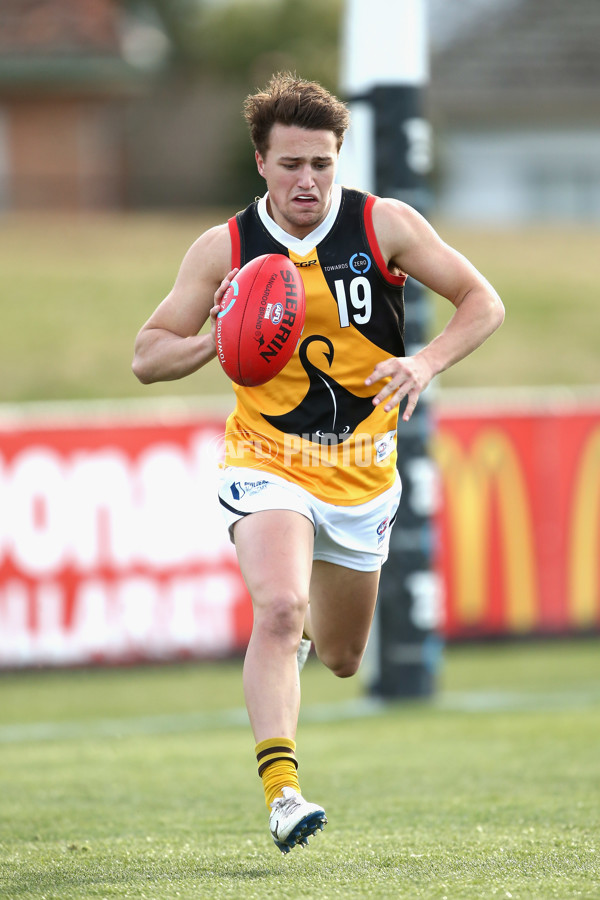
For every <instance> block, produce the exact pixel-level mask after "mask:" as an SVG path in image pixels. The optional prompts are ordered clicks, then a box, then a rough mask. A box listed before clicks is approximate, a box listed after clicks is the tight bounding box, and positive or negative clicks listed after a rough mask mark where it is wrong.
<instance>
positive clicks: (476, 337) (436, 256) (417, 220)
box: [366, 199, 504, 421]
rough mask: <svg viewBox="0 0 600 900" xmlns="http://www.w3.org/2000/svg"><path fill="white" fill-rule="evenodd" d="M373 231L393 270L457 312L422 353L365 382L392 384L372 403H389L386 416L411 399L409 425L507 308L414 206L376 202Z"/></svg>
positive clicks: (379, 369) (382, 366) (388, 364)
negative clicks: (429, 390) (433, 385)
mask: <svg viewBox="0 0 600 900" xmlns="http://www.w3.org/2000/svg"><path fill="white" fill-rule="evenodd" d="M373 225H374V228H375V233H376V235H377V240H378V243H379V246H380V248H381V251H382V253H383V256H384V258H385V259H386V261H387V262H388V266H389V267H390V269H391V270H392V271H398V270H399V271H402V272H404V273H406V274H407V275H409V276H410V277H412V278H416V280H417V281H420V282H421V284H423V285H425V287H427V288H429V289H430V290H432V291H434V292H435V293H436V294H440V295H441V296H442V297H445V298H446V299H447V300H449V301H450V302H451V303H452V304H453V305H454V307H455V311H454V313H453V315H452V318H451V319H450V321H449V322H448V324H447V325H446V327H445V328H444V330H443V331H442V332H441V333H440V334H439V335H437V337H435V338H434V339H433V340H432V341H430V343H429V344H427V345H426V346H425V347H423V349H421V350H419V351H418V353H415V354H414V356H406V357H398V358H393V357H392V358H390V359H387V360H384V361H383V362H381V363H378V364H377V365H376V366H375V369H374V370H373V372H372V373H371V375H370V376H369V377H368V378H367V380H366V383H367V384H375V383H376V382H378V381H381V379H383V378H388V379H389V381H387V382H386V384H385V385H384V386H383V387H382V388H381V390H380V391H379V393H378V394H377V395H376V396H375V398H374V399H373V403H374V404H375V405H378V404H379V403H384V402H385V409H386V411H387V410H390V409H393V408H394V407H395V406H397V405H398V404H399V403H400V402H401V400H402V399H403V398H404V397H408V401H407V404H406V410H405V412H404V414H403V419H404V420H405V421H408V419H410V417H411V415H412V413H413V411H414V409H415V406H416V405H417V401H418V399H419V396H420V394H421V393H422V392H423V391H424V390H425V388H426V387H427V385H428V384H429V382H430V381H431V379H432V378H433V377H434V376H435V375H438V374H439V373H440V372H443V371H444V370H445V369H448V368H449V367H450V366H452V365H454V364H455V363H457V362H459V360H461V359H464V358H465V356H468V355H469V353H472V352H473V350H475V349H476V348H477V347H479V346H480V345H481V344H482V343H483V342H484V341H485V340H486V338H488V337H489V336H490V335H491V334H492V333H493V332H494V331H495V330H496V329H497V328H498V327H499V326H500V325H501V324H502V322H503V320H504V306H503V305H502V301H501V300H500V297H499V296H498V294H497V293H496V291H495V290H494V288H493V287H492V286H491V284H490V283H489V282H488V281H487V280H486V279H485V278H484V277H483V275H482V274H481V273H480V272H478V271H477V269H476V268H475V266H473V265H472V264H471V263H470V262H469V261H468V260H467V259H466V258H465V257H464V256H463V255H462V254H460V253H459V252H458V251H457V250H454V249H453V248H452V247H450V246H449V245H448V244H446V243H445V242H444V241H443V240H442V239H441V238H440V236H439V235H438V234H437V232H436V231H435V230H434V229H433V228H432V227H431V225H430V224H429V223H428V222H427V221H426V220H425V219H424V218H423V216H421V215H420V214H419V213H418V212H416V210H414V209H412V208H411V207H410V206H407V205H406V204H405V203H401V202H400V201H397V200H388V199H378V200H377V201H376V203H375V206H374V208H373Z"/></svg>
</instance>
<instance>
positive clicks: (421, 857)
mask: <svg viewBox="0 0 600 900" xmlns="http://www.w3.org/2000/svg"><path fill="white" fill-rule="evenodd" d="M599 722H600V654H599V653H598V643H597V641H579V642H573V643H570V642H555V643H547V644H546V643H535V644H529V645H527V644H518V645H490V646H469V647H452V648H449V649H448V651H447V653H446V657H445V664H444V668H443V671H442V673H441V676H440V686H439V690H438V691H437V693H436V695H435V697H434V698H433V699H432V700H431V701H423V702H416V701H411V702H405V703H399V704H392V705H386V706H383V707H379V706H377V705H376V704H372V703H369V701H368V698H367V697H366V695H365V690H364V685H363V684H362V683H361V682H360V681H359V680H357V679H352V680H350V681H339V680H336V679H335V678H334V677H333V676H332V675H330V673H328V672H327V671H326V670H324V669H323V668H322V667H321V666H320V664H319V663H317V662H316V661H313V660H311V661H309V663H308V665H307V667H306V669H305V672H304V673H303V713H302V717H301V724H300V728H299V733H298V750H299V756H300V762H301V769H300V774H301V783H302V788H303V791H304V792H305V794H306V795H307V796H308V797H309V798H313V799H315V800H317V801H318V802H320V803H323V804H324V806H325V807H326V809H327V812H328V816H329V825H328V826H327V827H326V829H325V831H324V832H323V833H322V834H319V835H317V836H316V837H315V838H313V839H312V840H311V842H310V846H309V848H308V849H307V850H305V851H302V850H300V849H299V848H298V849H296V850H295V851H293V852H292V853H290V854H289V855H288V856H285V857H283V856H282V855H281V854H280V853H279V852H278V851H277V850H276V849H275V846H274V845H273V844H272V841H271V838H270V836H269V834H268V830H267V817H266V809H265V807H264V801H263V798H262V791H261V787H260V782H259V780H258V778H257V775H256V773H255V762H254V758H253V740H252V737H251V734H250V730H249V727H248V725H247V723H246V721H245V714H244V712H243V707H242V695H241V675H240V663H239V662H237V661H234V662H229V663H219V664H208V663H203V664H198V665H191V664H190V665H184V666H170V667H164V668H160V667H148V668H137V669H136V668H133V669H115V670H87V671H74V672H55V671H51V672H27V673H20V674H19V673H5V674H4V675H2V676H1V677H0V897H2V898H3V900H17V898H18V900H21V898H22V900H28V898H36V900H38V898H44V900H85V898H112V897H127V898H133V900H139V898H148V900H163V898H164V900H171V898H184V900H192V898H236V900H237V898H242V900H245V898H261V900H263V898H265V900H266V898H282V897H283V898H290V900H296V898H315V900H316V898H323V900H325V898H334V897H340V898H363V897H364V898H366V897H373V898H432V900H433V898H435V900H443V898H448V900H450V898H452V900H471V898H504V897H512V898H536V900H547V898H558V900H567V898H575V897H578V898H580V897H583V898H598V897H600V836H599V835H600V832H599V826H600V821H599V820H600V812H599V810H600V803H599V801H600V753H599V748H598V742H599V738H600V728H599Z"/></svg>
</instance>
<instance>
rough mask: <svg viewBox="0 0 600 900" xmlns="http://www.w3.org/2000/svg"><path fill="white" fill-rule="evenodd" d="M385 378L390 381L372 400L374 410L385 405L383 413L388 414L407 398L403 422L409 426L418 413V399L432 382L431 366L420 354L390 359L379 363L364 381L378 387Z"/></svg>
mask: <svg viewBox="0 0 600 900" xmlns="http://www.w3.org/2000/svg"><path fill="white" fill-rule="evenodd" d="M384 378H389V381H387V382H386V384H384V386H383V387H382V388H381V390H380V391H379V393H378V394H377V395H376V396H375V397H373V406H378V405H379V404H380V403H383V402H384V401H385V406H384V409H385V411H386V412H389V411H390V410H392V409H394V407H395V406H398V404H399V403H400V402H401V401H402V400H403V399H404V397H407V398H408V399H407V403H406V409H405V410H404V413H403V415H402V419H403V421H404V422H408V420H409V419H410V417H411V416H412V414H413V412H414V410H415V407H416V405H417V401H418V399H419V396H420V395H421V394H422V393H423V391H424V390H425V388H426V387H427V385H428V384H429V382H430V381H431V379H432V378H433V372H432V369H431V366H430V365H429V363H428V362H427V360H426V359H425V357H423V356H420V355H418V354H417V355H415V356H399V357H391V358H390V359H386V360H384V361H383V362H380V363H377V365H376V366H375V368H374V369H373V371H372V372H371V374H370V375H369V377H368V378H367V379H365V384H375V383H376V382H378V381H381V380H382V379H384Z"/></svg>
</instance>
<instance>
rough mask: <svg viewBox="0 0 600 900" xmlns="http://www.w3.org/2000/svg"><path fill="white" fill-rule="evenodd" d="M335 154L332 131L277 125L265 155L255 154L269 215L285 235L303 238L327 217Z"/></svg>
mask: <svg viewBox="0 0 600 900" xmlns="http://www.w3.org/2000/svg"><path fill="white" fill-rule="evenodd" d="M338 155H339V154H338V149H337V141H336V138H335V135H334V133H333V131H313V130H311V129H308V128H298V126H296V125H281V124H279V123H277V124H276V125H274V126H273V128H272V129H271V134H270V139H269V149H268V150H267V152H266V153H265V155H264V156H261V155H260V153H258V151H257V153H256V164H257V166H258V171H259V173H260V174H261V175H262V176H263V178H264V179H265V180H266V182H267V188H268V191H269V203H270V209H269V212H270V213H271V216H272V217H273V219H274V220H275V221H276V222H277V224H278V225H279V226H280V227H281V228H283V230H284V231H287V233H288V234H292V235H293V236H294V237H297V238H304V237H306V235H307V234H309V233H310V232H311V231H313V229H314V228H316V227H317V225H319V224H320V223H321V222H322V221H323V219H324V218H325V216H326V215H327V213H328V211H329V206H330V203H331V190H332V188H333V183H334V180H335V173H336V168H337V162H338Z"/></svg>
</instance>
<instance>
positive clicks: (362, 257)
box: [348, 253, 371, 275]
mask: <svg viewBox="0 0 600 900" xmlns="http://www.w3.org/2000/svg"><path fill="white" fill-rule="evenodd" d="M348 265H349V266H350V268H351V269H352V271H353V272H356V274H357V275H364V273H365V272H368V271H369V269H370V268H371V257H370V256H367V254H366V253H355V254H354V255H353V256H351V257H350V262H349V263H348Z"/></svg>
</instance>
